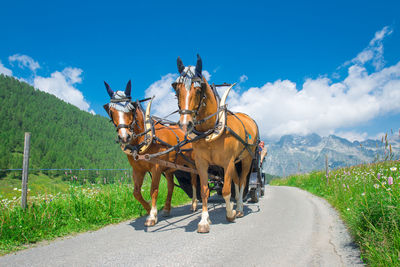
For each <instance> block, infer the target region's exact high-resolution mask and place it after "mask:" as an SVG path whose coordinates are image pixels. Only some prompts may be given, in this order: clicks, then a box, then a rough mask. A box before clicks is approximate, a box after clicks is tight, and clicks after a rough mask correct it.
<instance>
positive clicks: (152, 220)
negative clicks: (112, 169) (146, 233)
mask: <svg viewBox="0 0 400 267" xmlns="http://www.w3.org/2000/svg"><path fill="white" fill-rule="evenodd" d="M154 225H156V220H154V219H147V220H146V222H145V223H144V226H147V227H151V226H154Z"/></svg>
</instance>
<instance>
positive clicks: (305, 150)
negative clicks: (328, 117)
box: [265, 134, 400, 176]
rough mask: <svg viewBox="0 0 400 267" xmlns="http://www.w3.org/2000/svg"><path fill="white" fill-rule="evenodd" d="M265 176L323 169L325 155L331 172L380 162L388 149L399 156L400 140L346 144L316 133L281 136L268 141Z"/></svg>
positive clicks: (338, 139) (348, 142) (396, 137)
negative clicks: (346, 167) (266, 174)
mask: <svg viewBox="0 0 400 267" xmlns="http://www.w3.org/2000/svg"><path fill="white" fill-rule="evenodd" d="M265 142H266V144H267V145H268V156H267V157H266V161H267V166H268V167H267V173H270V174H273V175H279V176H286V175H289V174H294V173H305V172H309V171H312V170H322V169H324V168H325V155H327V156H328V162H329V166H330V168H331V169H334V168H338V167H344V166H351V165H357V164H362V163H369V162H374V161H376V160H377V159H379V160H382V159H383V158H384V157H385V156H386V155H387V154H388V152H389V145H391V146H392V151H393V153H394V157H395V158H396V159H398V157H399V154H400V137H399V136H391V137H390V138H389V137H388V145H387V146H386V154H385V140H383V142H382V140H366V141H362V142H359V141H354V142H350V141H348V140H347V139H344V138H341V137H338V136H335V135H330V136H327V137H321V136H319V135H317V134H310V135H307V136H298V135H285V136H282V137H281V139H280V140H279V141H278V142H268V141H265Z"/></svg>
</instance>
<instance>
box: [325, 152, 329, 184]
mask: <svg viewBox="0 0 400 267" xmlns="http://www.w3.org/2000/svg"><path fill="white" fill-rule="evenodd" d="M325 177H326V183H327V184H329V165H328V155H327V154H325Z"/></svg>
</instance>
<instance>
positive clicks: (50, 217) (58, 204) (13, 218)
mask: <svg viewBox="0 0 400 267" xmlns="http://www.w3.org/2000/svg"><path fill="white" fill-rule="evenodd" d="M19 182H20V181H19ZM53 183H58V182H53ZM150 183H151V180H150V177H149V176H147V177H146V179H145V182H144V185H143V189H142V193H143V195H144V198H145V199H148V200H149V199H150V193H149V190H150ZM65 184H67V188H66V189H65V188H64V186H65ZM61 188H62V190H61V191H59V192H58V193H56V194H51V193H48V194H33V196H31V197H30V198H29V206H28V208H27V209H26V210H25V211H23V210H22V209H21V208H20V207H19V203H20V199H18V198H17V197H15V198H14V197H13V198H11V199H9V198H3V199H1V201H0V254H5V253H9V252H11V251H14V250H18V249H20V248H23V247H24V246H26V245H28V244H32V243H35V242H38V241H41V240H50V239H54V238H56V237H60V236H65V235H68V234H71V233H78V232H84V231H88V230H95V229H98V228H100V227H102V226H105V225H107V224H112V223H118V222H121V221H124V220H127V219H131V218H135V217H138V216H141V215H144V214H145V213H146V212H145V210H144V209H143V208H142V206H141V205H140V204H139V202H137V201H136V200H135V199H134V197H133V194H132V192H133V185H132V184H130V183H127V182H117V183H113V184H106V185H101V184H94V185H92V184H84V185H80V184H79V183H64V184H63V185H62V186H61ZM166 188H167V186H166V180H165V179H161V184H160V192H159V197H158V202H157V206H158V208H162V207H163V204H164V201H165V198H166V195H167V189H166ZM64 190H65V192H64ZM13 191H18V190H13ZM11 193H13V192H11ZM11 193H10V194H11ZM19 194H20V193H19ZM188 201H189V198H188V197H187V195H186V194H185V193H184V192H183V191H182V190H181V189H180V188H175V190H174V195H173V198H172V205H175V206H176V205H181V204H184V203H187V202H188Z"/></svg>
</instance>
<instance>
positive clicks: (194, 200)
mask: <svg viewBox="0 0 400 267" xmlns="http://www.w3.org/2000/svg"><path fill="white" fill-rule="evenodd" d="M190 177H191V178H192V179H191V180H192V189H193V196H192V206H191V207H190V210H191V211H193V212H194V211H196V210H197V175H196V174H194V173H191V174H190Z"/></svg>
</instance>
